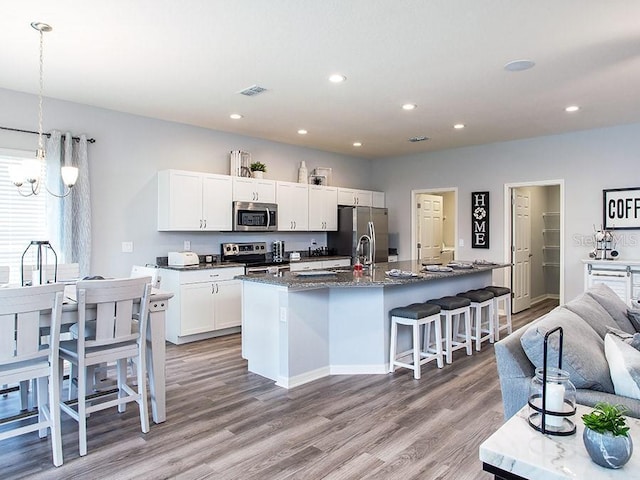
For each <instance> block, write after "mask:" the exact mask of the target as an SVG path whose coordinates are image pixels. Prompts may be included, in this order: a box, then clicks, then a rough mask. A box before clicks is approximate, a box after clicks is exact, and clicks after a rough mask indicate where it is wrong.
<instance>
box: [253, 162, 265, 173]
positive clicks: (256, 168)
mask: <svg viewBox="0 0 640 480" xmlns="http://www.w3.org/2000/svg"><path fill="white" fill-rule="evenodd" d="M249 168H251V171H252V172H266V171H267V166H266V165H265V164H264V163H261V162H253V163H252V164H251V166H250V167H249Z"/></svg>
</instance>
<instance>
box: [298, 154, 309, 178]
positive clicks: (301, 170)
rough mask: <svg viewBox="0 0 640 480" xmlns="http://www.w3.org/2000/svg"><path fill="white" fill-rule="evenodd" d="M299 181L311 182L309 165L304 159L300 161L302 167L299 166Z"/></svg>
mask: <svg viewBox="0 0 640 480" xmlns="http://www.w3.org/2000/svg"><path fill="white" fill-rule="evenodd" d="M298 183H309V177H308V175H307V165H306V164H305V163H304V160H303V161H301V162H300V168H298Z"/></svg>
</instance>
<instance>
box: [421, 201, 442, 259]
mask: <svg viewBox="0 0 640 480" xmlns="http://www.w3.org/2000/svg"><path fill="white" fill-rule="evenodd" d="M417 212H418V239H419V240H418V242H419V250H418V258H419V259H420V260H421V261H422V262H432V263H439V262H440V261H441V258H440V254H441V253H442V227H443V213H442V197H441V196H439V195H428V194H426V193H423V194H421V195H420V196H419V197H418V208H417Z"/></svg>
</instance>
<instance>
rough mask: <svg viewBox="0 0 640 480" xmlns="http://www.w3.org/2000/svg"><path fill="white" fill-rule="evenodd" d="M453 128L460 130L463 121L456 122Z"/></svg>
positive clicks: (462, 126)
mask: <svg viewBox="0 0 640 480" xmlns="http://www.w3.org/2000/svg"><path fill="white" fill-rule="evenodd" d="M453 128H455V129H456V130H462V129H463V128H464V123H456V124H455V125H454V126H453Z"/></svg>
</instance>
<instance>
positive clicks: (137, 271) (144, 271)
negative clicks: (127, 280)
mask: <svg viewBox="0 0 640 480" xmlns="http://www.w3.org/2000/svg"><path fill="white" fill-rule="evenodd" d="M159 272H160V269H159V268H156V267H147V266H144V267H143V266H142V265H134V266H133V267H131V274H130V275H129V276H130V277H131V278H134V277H151V286H152V287H153V288H160V282H161V281H162V277H160V274H159Z"/></svg>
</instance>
